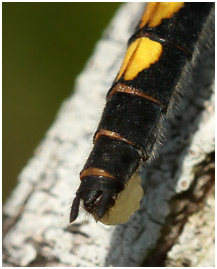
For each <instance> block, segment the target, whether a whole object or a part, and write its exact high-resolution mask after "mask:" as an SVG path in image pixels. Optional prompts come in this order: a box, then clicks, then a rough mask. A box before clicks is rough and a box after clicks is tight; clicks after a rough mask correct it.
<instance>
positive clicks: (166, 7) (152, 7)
mask: <svg viewBox="0 0 217 269" xmlns="http://www.w3.org/2000/svg"><path fill="white" fill-rule="evenodd" d="M183 6H184V2H160V3H159V2H153V3H148V4H147V7H146V10H145V13H144V15H143V17H142V22H141V24H140V26H139V28H142V27H143V26H145V25H146V24H148V26H149V27H156V26H158V25H159V24H161V21H162V19H169V18H171V17H172V16H173V15H174V14H175V13H176V12H178V11H179V10H180V9H181V8H182V7H183Z"/></svg>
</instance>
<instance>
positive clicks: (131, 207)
mask: <svg viewBox="0 0 217 269" xmlns="http://www.w3.org/2000/svg"><path fill="white" fill-rule="evenodd" d="M142 197H143V189H142V187H141V178H140V176H139V175H138V173H135V174H134V175H133V176H132V177H131V179H130V180H129V182H128V184H127V185H126V186H125V189H124V190H123V191H122V192H121V193H120V194H119V195H118V197H117V199H116V201H115V205H114V206H113V207H111V208H110V209H109V211H108V213H106V214H105V216H103V217H102V218H101V219H100V222H102V223H103V224H106V225H117V224H122V223H125V222H127V221H128V220H129V218H130V216H131V215H132V214H133V213H134V212H135V211H136V210H138V209H139V207H140V201H141V199H142Z"/></svg>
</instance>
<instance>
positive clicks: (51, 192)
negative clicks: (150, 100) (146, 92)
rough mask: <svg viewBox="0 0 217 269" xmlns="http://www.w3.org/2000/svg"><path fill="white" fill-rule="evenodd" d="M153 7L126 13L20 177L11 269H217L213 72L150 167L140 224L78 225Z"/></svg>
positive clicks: (9, 238)
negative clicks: (107, 126) (100, 129)
mask: <svg viewBox="0 0 217 269" xmlns="http://www.w3.org/2000/svg"><path fill="white" fill-rule="evenodd" d="M143 9H144V4H143V3H128V4H126V5H124V6H123V7H122V8H121V9H120V10H119V12H118V13H117V15H116V17H115V18H114V19H113V21H112V23H111V24H110V26H109V28H108V29H107V30H106V32H105V33H104V35H103V38H102V40H101V41H100V42H99V43H98V44H97V46H96V50H95V52H94V54H93V56H92V57H91V59H90V60H89V62H88V64H87V66H86V68H85V69H84V71H83V72H82V74H81V75H80V76H79V78H78V79H77V83H76V85H75V93H74V94H73V95H72V96H71V97H70V98H69V99H68V100H66V101H65V103H64V104H63V105H62V108H61V110H60V111H59V113H58V116H57V119H56V121H55V123H54V124H53V126H51V128H50V129H49V130H48V132H47V134H46V136H45V138H44V140H43V141H42V143H41V144H40V146H39V147H38V148H37V150H36V151H35V154H34V156H33V158H32V159H31V160H30V161H29V163H28V164H27V166H26V167H25V168H24V169H23V171H22V173H21V174H20V176H19V183H18V185H17V187H16V189H15V190H14V192H13V194H12V195H11V197H10V198H9V199H8V201H7V203H6V204H5V205H4V212H3V214H4V222H3V232H4V234H3V235H4V238H3V261H4V266H75V267H77V266H85V267H87V266H115V267H117V266H147V265H152V266H160V265H162V266H171V265H173V266H180V265H182V266H186V265H190V266H214V251H213V250H214V240H213V239H214V233H213V232H214V230H213V227H214V218H213V215H214V202H213V201H214V198H213V186H214V184H213V180H214V175H213V173H214V167H213V164H214V157H213V152H214V94H213V87H210V83H209V82H210V80H211V78H212V77H211V76H210V78H207V77H208V75H207V74H210V71H208V72H207V74H206V73H203V74H196V75H195V78H194V79H193V81H192V83H191V88H192V89H191V90H192V91H193V93H196V94H195V95H189V97H188V98H186V100H185V101H183V102H181V103H182V107H181V108H180V109H179V110H178V111H176V113H175V115H174V117H173V118H171V119H170V120H169V121H167V122H166V123H165V126H164V129H166V132H165V140H166V142H165V143H164V146H163V147H161V150H159V154H158V155H159V157H156V158H155V159H154V160H152V162H151V164H148V165H147V166H146V167H144V169H142V172H141V175H142V182H143V188H144V193H145V194H144V198H143V200H142V203H141V208H140V210H139V211H138V212H137V213H135V214H134V215H133V216H132V217H131V219H130V221H129V222H128V223H126V224H124V225H118V226H116V227H109V226H104V225H103V224H101V223H95V222H94V221H93V220H92V219H91V218H90V217H86V216H85V214H83V215H82V214H81V216H80V217H79V218H78V220H77V221H76V222H75V223H74V224H72V225H69V222H68V219H69V212H70V206H71V202H72V200H73V198H74V195H75V192H76V190H77V187H78V185H79V172H80V170H81V169H82V166H83V164H84V161H85V159H86V157H87V155H88V153H89V152H90V149H91V147H92V145H91V140H92V136H93V133H94V131H95V127H96V124H97V122H98V120H99V117H100V113H101V111H102V109H103V106H104V103H105V94H106V92H107V91H108V89H109V87H110V85H111V83H112V80H113V79H114V77H115V75H116V73H117V71H118V68H119V67H120V64H121V60H122V56H123V55H124V52H125V48H126V41H127V39H128V38H129V36H130V34H131V33H132V31H133V29H134V26H136V24H137V23H138V20H139V17H140V15H141V13H142V11H143ZM212 68H213V66H212V63H210V67H209V63H208V69H207V70H210V69H212ZM206 78H207V79H206ZM192 85H193V86H192ZM204 246H205V247H204Z"/></svg>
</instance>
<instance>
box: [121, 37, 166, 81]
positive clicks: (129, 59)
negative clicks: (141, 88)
mask: <svg viewBox="0 0 217 269" xmlns="http://www.w3.org/2000/svg"><path fill="white" fill-rule="evenodd" d="M162 51H163V46H162V45H161V44H160V43H159V42H156V41H153V40H151V39H149V38H147V37H141V38H138V39H136V40H135V41H134V42H133V43H132V44H131V45H130V46H129V48H128V50H127V52H126V55H125V58H124V61H123V64H122V66H121V69H120V72H119V74H118V76H117V79H116V81H117V80H119V78H120V77H121V76H122V75H123V74H124V79H125V80H133V79H134V78H135V77H136V76H137V75H138V73H139V72H141V71H142V70H144V69H147V68H149V67H150V65H151V64H153V63H155V62H157V61H158V59H159V57H160V55H161V53H162Z"/></svg>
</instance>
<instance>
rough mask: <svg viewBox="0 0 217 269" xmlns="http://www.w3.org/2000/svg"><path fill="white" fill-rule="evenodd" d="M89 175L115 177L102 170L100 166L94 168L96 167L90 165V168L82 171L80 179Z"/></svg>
mask: <svg viewBox="0 0 217 269" xmlns="http://www.w3.org/2000/svg"><path fill="white" fill-rule="evenodd" d="M87 176H102V177H109V178H112V179H115V178H114V177H113V176H112V175H110V174H109V173H108V172H106V171H105V170H102V169H99V168H94V167H89V168H87V169H85V170H83V171H81V173H80V179H82V178H84V177H87Z"/></svg>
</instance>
